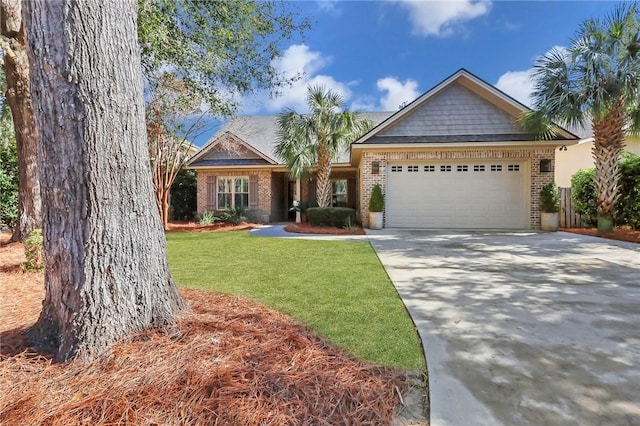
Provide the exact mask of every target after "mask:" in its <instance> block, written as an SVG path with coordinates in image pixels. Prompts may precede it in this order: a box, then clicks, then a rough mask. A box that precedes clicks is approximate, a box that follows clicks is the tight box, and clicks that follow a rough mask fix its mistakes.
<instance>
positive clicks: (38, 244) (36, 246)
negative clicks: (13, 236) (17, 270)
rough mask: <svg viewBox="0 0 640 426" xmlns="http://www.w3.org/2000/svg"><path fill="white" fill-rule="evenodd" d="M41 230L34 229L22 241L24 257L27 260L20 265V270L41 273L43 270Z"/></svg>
mask: <svg viewBox="0 0 640 426" xmlns="http://www.w3.org/2000/svg"><path fill="white" fill-rule="evenodd" d="M42 243H43V237H42V229H34V230H33V231H31V233H30V234H29V237H27V239H26V240H24V255H25V257H26V258H27V260H26V262H24V263H23V264H22V269H23V270H25V271H29V272H42V271H43V270H44V247H43V245H42Z"/></svg>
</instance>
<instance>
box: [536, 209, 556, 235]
mask: <svg viewBox="0 0 640 426" xmlns="http://www.w3.org/2000/svg"><path fill="white" fill-rule="evenodd" d="M558 224H559V221H558V213H541V214H540V229H542V230H543V231H552V232H555V231H557V230H558Z"/></svg>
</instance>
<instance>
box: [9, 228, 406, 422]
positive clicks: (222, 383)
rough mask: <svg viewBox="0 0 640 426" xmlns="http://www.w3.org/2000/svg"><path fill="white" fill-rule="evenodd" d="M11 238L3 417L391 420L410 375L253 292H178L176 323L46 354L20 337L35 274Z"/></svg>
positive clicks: (36, 287) (36, 298) (39, 291)
mask: <svg viewBox="0 0 640 426" xmlns="http://www.w3.org/2000/svg"><path fill="white" fill-rule="evenodd" d="M180 234H181V233H180ZM232 234H236V233H232ZM191 235H198V234H197V233H196V234H191ZM200 235H202V234H200ZM8 238H9V235H8V234H2V235H0V259H2V260H1V262H0V282H2V285H1V286H0V311H1V312H2V316H0V339H1V341H2V347H1V350H0V424H49V425H79V424H93V425H106V424H168V425H178V424H181V425H182V424H194V425H204V424H261V425H281V424H352V425H364V424H390V423H391V422H392V419H394V418H395V419H396V420H398V417H397V416H396V414H394V413H395V411H396V410H397V408H398V407H400V406H401V398H400V396H399V393H400V392H404V391H406V390H407V389H408V386H409V383H408V382H407V380H405V378H404V375H403V374H402V373H401V372H400V371H399V370H396V369H391V368H387V367H381V366H378V365H374V364H371V363H368V362H365V361H361V360H356V359H355V358H353V357H352V356H349V355H346V354H345V353H344V352H342V351H340V350H338V349H336V348H335V347H334V346H332V345H330V344H328V343H327V342H326V341H325V340H324V339H322V338H320V337H318V336H317V335H316V334H315V333H313V332H311V331H309V329H307V328H306V327H304V326H302V325H300V323H298V322H296V321H293V320H291V319H290V318H289V317H288V316H286V315H284V314H282V313H279V312H277V311H274V310H271V309H269V308H266V307H264V306H262V305H260V304H258V303H256V302H253V301H251V300H248V299H245V298H241V297H236V296H232V295H222V294H218V293H211V292H208V291H197V290H182V291H181V292H182V295H183V297H184V298H185V299H186V301H187V302H188V303H189V305H190V306H191V308H192V311H191V312H189V313H186V314H184V315H183V316H181V318H180V319H179V322H178V327H177V329H176V331H174V332H171V333H160V332H156V331H146V332H143V333H140V334H138V335H136V336H133V337H132V338H130V339H128V340H127V341H124V342H119V343H117V344H115V345H113V347H112V349H111V351H110V352H109V353H107V354H105V355H103V356H101V357H99V358H98V359H96V360H95V361H93V362H91V363H87V364H82V363H77V362H71V363H67V364H54V363H52V362H51V360H50V359H49V358H48V357H46V356H43V355H41V354H37V353H34V352H32V351H31V350H30V349H28V348H27V347H26V345H25V342H24V336H23V333H24V331H25V330H26V329H27V328H28V327H29V326H30V325H31V324H33V323H34V322H35V321H36V319H37V317H38V314H39V311H40V308H41V302H42V298H43V293H44V289H43V283H42V280H43V276H42V274H36V273H24V272H22V270H21V268H20V263H21V262H23V261H24V251H23V248H22V245H21V244H19V243H13V244H10V245H7V244H6V241H7V240H8ZM398 424H404V423H398Z"/></svg>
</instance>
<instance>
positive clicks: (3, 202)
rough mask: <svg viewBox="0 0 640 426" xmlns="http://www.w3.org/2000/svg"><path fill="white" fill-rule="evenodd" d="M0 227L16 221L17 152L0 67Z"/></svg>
mask: <svg viewBox="0 0 640 426" xmlns="http://www.w3.org/2000/svg"><path fill="white" fill-rule="evenodd" d="M0 82H1V84H0V91H1V93H0V105H1V106H0V228H1V227H4V226H7V227H9V228H13V227H14V226H15V225H16V223H17V221H18V182H19V181H18V154H17V152H16V134H15V131H14V130H13V120H11V111H10V110H9V108H8V106H7V102H6V99H5V98H4V92H5V90H6V84H5V77H4V72H3V71H2V67H0Z"/></svg>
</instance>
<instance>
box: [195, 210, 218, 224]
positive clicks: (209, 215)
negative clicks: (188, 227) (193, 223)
mask: <svg viewBox="0 0 640 426" xmlns="http://www.w3.org/2000/svg"><path fill="white" fill-rule="evenodd" d="M216 220H217V218H216V215H215V214H214V213H213V212H208V211H206V210H205V211H203V212H202V214H201V215H200V219H198V223H199V224H200V225H212V224H213V223H214V222H215V221H216Z"/></svg>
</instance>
